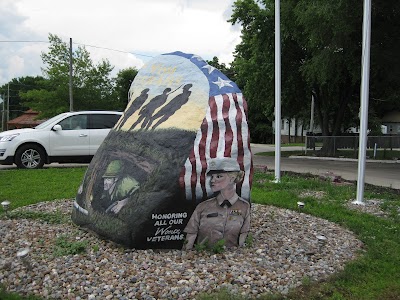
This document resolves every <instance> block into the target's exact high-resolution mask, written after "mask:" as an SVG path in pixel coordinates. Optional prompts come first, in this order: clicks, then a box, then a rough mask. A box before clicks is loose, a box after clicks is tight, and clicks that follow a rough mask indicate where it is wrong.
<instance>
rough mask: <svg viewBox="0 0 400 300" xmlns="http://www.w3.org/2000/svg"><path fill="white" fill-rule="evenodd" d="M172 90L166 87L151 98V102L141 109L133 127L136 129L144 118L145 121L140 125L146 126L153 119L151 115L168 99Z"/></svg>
mask: <svg viewBox="0 0 400 300" xmlns="http://www.w3.org/2000/svg"><path fill="white" fill-rule="evenodd" d="M170 91H171V89H170V88H166V89H165V90H164V91H163V93H162V94H161V95H158V96H156V97H154V98H153V99H151V100H150V102H149V103H147V104H146V105H145V106H143V107H142V109H141V110H140V111H139V119H137V120H136V122H135V123H134V124H133V125H132V127H131V129H134V128H135V127H136V125H138V124H139V123H140V122H141V121H142V120H143V123H142V125H141V126H140V127H141V128H145V127H146V125H147V124H148V123H149V121H150V120H151V116H152V115H153V113H154V111H155V110H156V109H157V108H158V107H160V106H161V105H163V104H164V103H165V102H166V101H167V98H168V95H169V92H170Z"/></svg>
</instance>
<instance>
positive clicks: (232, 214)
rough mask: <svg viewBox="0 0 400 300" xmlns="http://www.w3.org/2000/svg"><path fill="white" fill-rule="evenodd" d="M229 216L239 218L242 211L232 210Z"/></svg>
mask: <svg viewBox="0 0 400 300" xmlns="http://www.w3.org/2000/svg"><path fill="white" fill-rule="evenodd" d="M229 214H230V215H231V216H240V215H242V211H241V210H240V209H232V210H231V212H230V213H229Z"/></svg>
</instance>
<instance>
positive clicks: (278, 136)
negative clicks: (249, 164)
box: [275, 0, 281, 183]
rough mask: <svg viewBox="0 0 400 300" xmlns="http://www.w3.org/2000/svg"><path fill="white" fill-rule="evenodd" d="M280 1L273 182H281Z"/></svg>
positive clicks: (278, 6) (277, 21) (276, 8)
mask: <svg viewBox="0 0 400 300" xmlns="http://www.w3.org/2000/svg"><path fill="white" fill-rule="evenodd" d="M280 14H281V12H280V0H275V182H276V183H278V182H280V180H281V28H280V23H281V18H280Z"/></svg>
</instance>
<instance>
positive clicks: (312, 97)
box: [310, 94, 314, 132]
mask: <svg viewBox="0 0 400 300" xmlns="http://www.w3.org/2000/svg"><path fill="white" fill-rule="evenodd" d="M310 132H314V95H313V94H311V116H310Z"/></svg>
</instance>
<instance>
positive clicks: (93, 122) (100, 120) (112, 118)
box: [89, 114, 121, 129]
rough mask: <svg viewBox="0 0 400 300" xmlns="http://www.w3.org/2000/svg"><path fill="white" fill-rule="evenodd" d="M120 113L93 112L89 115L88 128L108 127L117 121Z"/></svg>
mask: <svg viewBox="0 0 400 300" xmlns="http://www.w3.org/2000/svg"><path fill="white" fill-rule="evenodd" d="M120 117H121V115H114V114H93V115H90V122H89V129H110V128H113V127H114V125H115V123H117V122H118V120H119V118H120Z"/></svg>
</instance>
